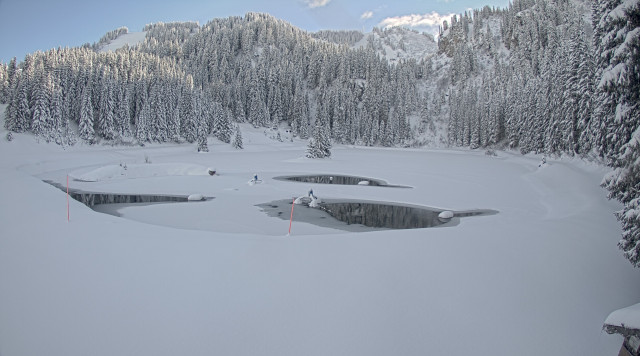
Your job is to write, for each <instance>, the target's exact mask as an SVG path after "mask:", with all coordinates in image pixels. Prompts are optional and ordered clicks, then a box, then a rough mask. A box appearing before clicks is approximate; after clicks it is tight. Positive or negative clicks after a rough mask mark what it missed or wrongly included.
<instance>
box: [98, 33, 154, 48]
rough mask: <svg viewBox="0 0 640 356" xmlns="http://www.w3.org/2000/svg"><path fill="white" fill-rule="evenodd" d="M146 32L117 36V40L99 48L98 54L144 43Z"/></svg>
mask: <svg viewBox="0 0 640 356" xmlns="http://www.w3.org/2000/svg"><path fill="white" fill-rule="evenodd" d="M146 34H147V33H146V31H142V32H130V33H126V34H123V35H120V36H118V38H116V39H114V40H112V41H110V42H109V43H108V44H105V45H104V46H101V47H100V49H99V50H98V51H99V52H109V51H115V50H117V49H119V48H122V47H124V46H125V45H127V46H129V47H134V46H136V45H139V44H140V43H142V42H144V37H145V36H146Z"/></svg>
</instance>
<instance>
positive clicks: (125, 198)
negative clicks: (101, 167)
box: [44, 180, 211, 209]
mask: <svg viewBox="0 0 640 356" xmlns="http://www.w3.org/2000/svg"><path fill="white" fill-rule="evenodd" d="M44 182H45V183H49V184H51V185H52V186H54V187H56V188H58V189H60V190H62V191H63V192H65V193H66V192H67V187H65V186H63V185H62V184H60V183H56V182H53V181H48V180H45V181H44ZM69 196H70V197H71V198H73V199H75V200H77V201H79V202H81V203H82V204H84V205H86V206H88V207H89V208H92V209H93V207H94V206H96V205H102V204H139V203H147V204H148V203H176V202H187V201H194V200H197V201H204V200H209V199H211V198H208V197H204V196H201V195H193V194H192V195H168V194H122V193H101V192H87V191H83V190H79V189H74V188H69ZM194 197H196V198H198V199H194Z"/></svg>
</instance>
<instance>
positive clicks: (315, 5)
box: [304, 0, 331, 9]
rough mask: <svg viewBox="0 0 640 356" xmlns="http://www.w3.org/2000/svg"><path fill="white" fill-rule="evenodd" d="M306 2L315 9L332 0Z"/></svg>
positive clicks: (309, 0) (310, 0)
mask: <svg viewBox="0 0 640 356" xmlns="http://www.w3.org/2000/svg"><path fill="white" fill-rule="evenodd" d="M304 2H305V3H306V4H307V6H309V7H310V8H312V9H313V8H316V7H323V6H326V5H327V4H328V3H330V2H331V0H305V1H304Z"/></svg>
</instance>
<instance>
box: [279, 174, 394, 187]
mask: <svg viewBox="0 0 640 356" xmlns="http://www.w3.org/2000/svg"><path fill="white" fill-rule="evenodd" d="M282 179H286V180H291V181H294V182H304V183H318V184H342V185H358V184H361V182H367V183H366V184H367V185H374V186H380V185H386V184H385V183H384V182H381V181H378V180H375V179H371V178H366V177H354V176H341V175H310V176H289V177H282Z"/></svg>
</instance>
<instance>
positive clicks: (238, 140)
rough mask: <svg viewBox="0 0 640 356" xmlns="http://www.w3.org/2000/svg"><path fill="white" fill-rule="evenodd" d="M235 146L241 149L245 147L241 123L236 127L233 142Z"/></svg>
mask: <svg viewBox="0 0 640 356" xmlns="http://www.w3.org/2000/svg"><path fill="white" fill-rule="evenodd" d="M232 146H233V148H235V149H238V150H241V149H243V148H244V147H243V142H242V132H241V131H240V125H236V129H235V137H234V138H233V144H232Z"/></svg>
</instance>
